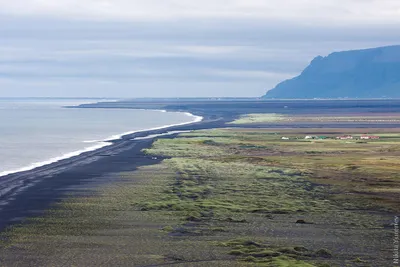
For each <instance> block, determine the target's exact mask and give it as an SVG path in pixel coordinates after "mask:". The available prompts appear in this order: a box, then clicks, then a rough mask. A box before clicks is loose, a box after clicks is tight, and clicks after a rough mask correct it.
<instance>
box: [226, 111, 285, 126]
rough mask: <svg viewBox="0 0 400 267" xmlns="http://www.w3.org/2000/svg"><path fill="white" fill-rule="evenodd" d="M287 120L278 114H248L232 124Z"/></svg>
mask: <svg viewBox="0 0 400 267" xmlns="http://www.w3.org/2000/svg"><path fill="white" fill-rule="evenodd" d="M285 119H286V118H285V117H284V116H283V115H281V114H276V113H261V114H257V113H254V114H247V115H243V116H241V117H240V118H239V119H237V120H235V121H233V122H231V123H232V124H251V123H268V122H279V121H284V120H285Z"/></svg>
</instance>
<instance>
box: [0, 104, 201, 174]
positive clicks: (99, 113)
mask: <svg viewBox="0 0 400 267" xmlns="http://www.w3.org/2000/svg"><path fill="white" fill-rule="evenodd" d="M96 101H97V100H92V101H90V100H88V99H85V100H82V99H69V100H64V99H0V176H1V175H5V174H8V173H11V172H15V171H21V170H27V169H31V168H33V167H37V166H40V165H44V164H45V163H50V162H52V161H55V160H57V159H61V158H65V157H69V156H72V155H76V154H79V153H80V152H82V151H84V150H92V149H95V148H99V147H102V146H104V145H107V143H105V142H104V140H108V139H114V138H119V137H120V136H121V134H122V133H127V132H134V131H139V130H144V129H150V128H157V127H162V126H167V125H175V124H181V123H186V122H191V121H193V120H194V119H195V118H194V117H192V116H189V115H188V114H184V113H170V112H161V111H152V110H129V109H70V108H63V106H70V105H78V104H82V103H88V102H96Z"/></svg>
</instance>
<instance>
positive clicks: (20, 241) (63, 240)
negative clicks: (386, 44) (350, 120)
mask: <svg viewBox="0 0 400 267" xmlns="http://www.w3.org/2000/svg"><path fill="white" fill-rule="evenodd" d="M324 130H325V131H326V133H325V134H326V135H327V136H328V137H331V136H332V137H333V136H335V135H336V134H337V132H336V131H337V130H332V131H331V132H329V130H327V129H324ZM319 131H320V130H319V129H316V130H310V129H308V130H307V132H305V130H294V129H286V130H278V129H270V130H255V129H220V130H206V131H196V132H192V133H185V134H181V135H180V136H179V137H178V138H175V139H159V140H158V141H156V142H155V144H154V145H153V147H152V148H151V149H147V150H146V151H145V152H146V153H148V154H151V155H163V156H167V157H169V159H167V160H164V161H163V162H162V163H161V164H158V165H153V166H147V167H142V168H141V169H140V170H138V171H135V172H130V173H122V174H116V175H118V176H119V177H120V179H118V181H117V182H115V183H113V184H112V185H109V186H107V187H102V188H98V189H95V190H93V191H92V192H93V193H92V195H87V196H86V197H72V198H68V199H65V200H64V201H63V202H62V203H60V204H58V205H57V206H55V207H54V209H53V210H51V211H48V213H47V214H46V215H45V216H43V217H41V218H34V219H31V221H30V222H31V223H29V224H23V225H21V226H16V227H13V228H11V229H10V230H9V231H7V232H5V233H4V234H3V236H2V239H1V240H3V245H2V248H0V252H1V253H0V255H3V256H2V257H1V258H0V259H1V261H0V265H1V264H3V265H5V266H12V265H15V266H18V265H27V263H29V265H31V266H35V265H36V266H60V265H69V266H71V265H78V266H125V265H127V266H148V265H152V266H153V265H154V266H157V265H160V264H167V265H168V264H174V266H176V265H177V266H278V267H282V266H299V267H310V266H385V264H387V262H388V261H387V260H388V259H387V257H388V255H390V253H388V252H387V251H386V250H389V249H390V248H389V247H388V242H384V241H382V240H385V239H387V238H388V237H389V236H390V233H391V232H390V229H388V228H387V227H385V225H386V224H387V222H388V220H389V219H390V218H391V216H392V214H395V213H396V212H398V211H399V205H398V199H399V196H400V195H399V194H400V192H399V191H397V190H394V189H396V188H399V182H400V181H399V179H398V175H397V172H396V169H398V168H399V167H400V160H398V157H397V156H399V153H400V149H398V147H400V135H399V134H397V133H390V134H389V133H387V132H385V133H384V134H385V135H382V139H380V140H376V141H369V142H365V143H357V141H356V140H353V141H350V142H347V141H338V140H330V139H327V140H304V139H303V136H304V134H318V132H319ZM346 131H349V132H350V131H351V130H346ZM376 134H379V132H377V133H376ZM282 135H285V136H290V137H291V139H290V140H281V136H282ZM378 159H379V160H378ZM382 211H383V212H382ZM385 251H386V252H385ZM354 259H362V260H354Z"/></svg>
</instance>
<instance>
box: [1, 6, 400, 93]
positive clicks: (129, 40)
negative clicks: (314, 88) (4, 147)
mask: <svg viewBox="0 0 400 267" xmlns="http://www.w3.org/2000/svg"><path fill="white" fill-rule="evenodd" d="M399 7H400V1H390V0H380V1H374V0H347V1H345V0H335V1H333V0H319V1H317V0H280V1H278V0H274V1H268V0H214V1H211V0H203V1H201V2H200V1H187V0H147V1H137V0H129V1H128V0H113V1H104V0H96V1H95V0H89V1H88V0H86V1H84V0H80V1H78V0H58V1H54V0H52V1H50V0H14V1H4V0H0V36H1V38H0V97H1V96H98V97H102V96H111V97H112V96H115V97H120V96H126V97H142V96H151V97H157V96H158V97H168V96H260V95H262V94H264V93H265V91H266V90H267V89H271V88H272V87H274V86H275V85H276V84H277V83H278V82H280V81H282V80H284V79H286V78H290V77H293V76H295V75H297V74H298V73H300V72H301V71H302V69H304V67H306V66H307V64H308V63H309V62H310V61H311V60H312V59H313V58H314V57H315V56H317V55H322V56H326V55H328V54H329V53H331V52H333V51H342V50H349V49H361V48H369V47H377V46H384V45H393V44H399V43H400V35H398V32H399V31H400V16H399V14H398V12H399Z"/></svg>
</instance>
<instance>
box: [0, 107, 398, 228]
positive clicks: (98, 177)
mask: <svg viewBox="0 0 400 267" xmlns="http://www.w3.org/2000/svg"><path fill="white" fill-rule="evenodd" d="M82 107H83V108H145V109H166V110H169V111H183V112H190V113H192V114H195V115H200V116H203V117H204V121H202V122H198V123H192V124H187V125H182V126H174V127H170V128H166V129H162V130H154V131H144V132H140V133H135V134H132V135H128V136H124V137H123V138H122V139H120V140H116V141H114V142H113V145H111V146H108V147H104V148H101V149H99V150H96V151H91V152H87V153H84V154H82V155H79V156H76V157H73V158H70V159H65V160H62V161H60V162H57V163H53V164H50V165H47V166H43V167H39V168H37V169H34V170H31V171H26V172H22V173H16V174H10V175H8V176H5V177H1V178H0V231H2V230H4V229H5V228H6V227H7V226H10V225H12V224H14V223H19V222H21V221H23V219H24V218H27V217H31V216H35V215H39V214H41V213H42V212H43V211H44V210H45V209H46V208H48V207H49V206H50V205H51V204H52V203H55V202H57V201H59V200H60V198H61V197H63V196H65V194H66V193H71V192H75V193H81V192H83V193H84V192H85V189H88V188H90V187H92V186H95V185H96V184H98V183H106V182H112V181H113V180H115V179H118V176H117V175H116V174H117V173H119V172H124V171H132V170H135V169H136V168H137V167H139V166H144V165H148V164H155V163H158V162H160V160H161V159H152V158H151V157H148V156H146V155H144V154H143V153H142V152H141V150H142V149H143V148H147V147H149V146H151V144H152V143H153V141H154V139H156V138H151V139H143V140H132V138H135V137H144V136H148V135H151V134H160V133H165V132H167V131H184V130H199V129H211V128H220V127H225V126H226V125H225V123H226V122H228V121H232V120H233V119H234V118H236V117H238V116H240V115H242V114H248V113H263V112H265V113H283V114H313V113H315V114H346V113H357V112H358V113H375V112H376V113H392V114H393V113H397V112H400V101H397V100H396V101H394V100H390V101H389V100H387V101H382V100H380V101H375V102H374V101H372V102H371V101H369V102H368V101H341V102H340V101H310V102H304V101H260V100H252V101H250V100H245V101H232V100H230V101H193V100H185V101H177V100H174V101H171V100H166V101H160V100H154V101H152V102H149V101H136V102H133V101H130V102H127V101H125V102H113V103H99V104H95V105H84V106H82ZM228 126H229V127H244V128H248V127H249V126H240V125H236V126H235V125H228ZM398 126H399V124H376V125H375V124H365V125H363V124H358V123H346V124H343V123H342V124H335V123H329V124H324V123H319V124H268V125H263V124H259V125H252V126H251V127H254V128H266V127H267V128H288V127H291V128H307V127H308V128H362V127H366V128H374V127H377V128H378V127H379V128H393V127H396V128H397V127H398ZM174 136H175V135H168V136H161V137H157V138H174ZM10 188H12V190H9V189H10Z"/></svg>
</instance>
